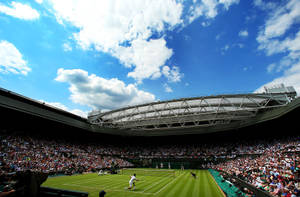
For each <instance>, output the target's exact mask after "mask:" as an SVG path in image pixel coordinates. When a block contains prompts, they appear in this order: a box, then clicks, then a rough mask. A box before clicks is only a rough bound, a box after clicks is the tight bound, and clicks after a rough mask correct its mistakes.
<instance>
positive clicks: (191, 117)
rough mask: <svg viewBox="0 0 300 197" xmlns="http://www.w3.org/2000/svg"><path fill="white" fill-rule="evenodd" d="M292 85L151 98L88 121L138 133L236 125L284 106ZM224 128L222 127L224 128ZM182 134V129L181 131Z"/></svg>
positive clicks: (289, 99) (92, 116) (291, 94)
mask: <svg viewBox="0 0 300 197" xmlns="http://www.w3.org/2000/svg"><path fill="white" fill-rule="evenodd" d="M296 95H297V94H296V91H295V89H294V88H293V87H285V86H284V85H280V86H279V87H273V88H266V89H265V92H263V93H251V94H230V95H217V96H204V97H193V98H182V99H175V100H169V101H159V102H152V103H148V104H142V105H136V106H130V107H125V108H121V109H116V110H112V111H108V112H103V113H101V112H99V113H95V112H93V113H91V114H89V116H88V121H89V122H90V123H91V124H93V125H96V126H98V127H100V128H106V129H117V130H124V131H126V132H129V131H130V132H132V133H135V134H136V135H139V132H141V131H144V132H141V133H142V135H144V134H145V133H149V135H160V134H159V131H161V132H163V133H165V131H168V130H169V131H176V130H177V131H179V130H182V131H183V130H184V132H185V133H187V132H189V131H191V132H190V133H193V132H195V131H201V130H202V131H203V128H205V129H206V130H208V128H212V127H214V128H215V129H216V130H218V127H219V130H220V129H221V127H222V128H226V127H228V128H230V127H231V126H235V127H239V126H241V125H245V123H247V122H249V121H250V122H251V121H253V120H254V119H255V118H256V117H258V115H259V114H262V113H266V112H268V111H271V110H274V109H277V108H281V107H283V106H286V105H287V104H289V103H290V102H292V101H293V99H295V97H296ZM223 130H224V129H223ZM181 134H182V133H181Z"/></svg>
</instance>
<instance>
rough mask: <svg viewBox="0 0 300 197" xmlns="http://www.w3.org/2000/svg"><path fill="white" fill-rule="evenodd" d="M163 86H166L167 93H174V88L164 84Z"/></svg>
mask: <svg viewBox="0 0 300 197" xmlns="http://www.w3.org/2000/svg"><path fill="white" fill-rule="evenodd" d="M163 86H164V89H165V92H167V93H171V92H173V90H172V88H171V87H170V86H169V85H168V84H167V83H164V85H163Z"/></svg>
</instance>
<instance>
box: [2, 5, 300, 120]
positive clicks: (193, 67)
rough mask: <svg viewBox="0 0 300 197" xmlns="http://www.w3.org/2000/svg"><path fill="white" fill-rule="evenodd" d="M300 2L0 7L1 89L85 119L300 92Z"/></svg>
mask: <svg viewBox="0 0 300 197" xmlns="http://www.w3.org/2000/svg"><path fill="white" fill-rule="evenodd" d="M299 23H300V1H298V0H283V1H278V0H269V1H267V0H253V1H250V0H249V1H241V0H202V1H200V0H190V1H183V0H178V1H176V0H143V1H140V0H102V1H100V0H32V1H28V0H26V1H22V0H16V1H4V0H0V87H2V88H5V89H8V90H11V91H14V92H17V93H19V94H22V95H25V96H27V97H30V98H33V99H36V100H39V101H43V102H46V103H48V104H50V105H53V106H56V107H59V108H62V109H64V110H67V111H70V112H72V113H75V114H78V115H81V116H86V114H87V112H89V111H91V110H96V109H101V110H103V111H106V110H112V109H116V108H120V107H125V106H128V105H135V104H141V103H147V102H152V101H157V100H168V99H176V98H183V97H193V96H204V95H212V94H224V93H245V92H254V91H261V90H262V87H263V86H272V85H274V84H279V83H284V84H285V85H292V86H294V87H295V89H296V90H297V92H298V93H299V92H300V24H299Z"/></svg>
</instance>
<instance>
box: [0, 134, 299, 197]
mask: <svg viewBox="0 0 300 197" xmlns="http://www.w3.org/2000/svg"><path fill="white" fill-rule="evenodd" d="M0 134H1V135H0V149H1V151H0V175H1V174H3V173H12V172H18V171H26V170H30V171H38V172H46V173H49V174H58V173H64V174H74V173H83V172H94V171H97V170H99V169H111V168H114V167H116V166H118V167H132V166H133V164H132V163H130V162H128V161H127V159H133V158H135V159H153V158H154V159H166V158H175V159H176V158H189V159H200V160H204V161H206V160H207V159H208V158H210V159H209V160H207V162H206V164H205V165H204V167H206V168H214V169H217V170H219V171H221V172H226V173H228V174H231V175H234V176H235V177H239V178H241V179H243V180H245V181H246V182H248V183H250V184H253V185H255V186H256V187H258V188H261V189H263V190H266V191H268V192H270V193H271V194H272V195H274V196H287V197H289V196H292V197H295V196H300V193H299V191H300V182H299V178H300V176H299V168H300V154H299V153H300V138H299V137H293V138H284V139H283V138H281V139H279V140H278V139H277V140H276V139H273V140H271V141H270V140H262V141H252V142H246V141H244V142H243V141H239V142H237V143H234V142H227V143H225V144H221V143H219V144H211V143H207V144H205V143H199V144H171V143H170V144H165V145H159V146H155V145H153V144H137V143H136V144H130V146H127V145H125V144H119V145H118V144H116V143H115V144H114V143H106V144H104V143H86V142H78V141H72V140H69V141H67V140H63V139H55V140H54V139H46V138H38V137H33V136H31V137H29V136H24V135H15V134H9V135H8V134H3V133H0ZM211 158H213V159H211Z"/></svg>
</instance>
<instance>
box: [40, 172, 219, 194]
mask: <svg viewBox="0 0 300 197" xmlns="http://www.w3.org/2000/svg"><path fill="white" fill-rule="evenodd" d="M190 172H191V171H190V170H184V171H179V170H178V171H175V177H174V176H149V175H147V176H143V175H140V174H139V172H138V171H137V172H136V174H137V179H139V181H137V182H136V188H135V190H134V191H129V190H127V187H128V181H129V179H130V176H129V175H128V174H126V175H125V174H121V175H119V174H118V175H103V176H98V174H96V173H93V174H84V175H74V176H60V177H52V178H50V177H49V178H48V179H47V181H46V182H45V183H44V184H43V186H47V187H53V188H60V189H67V190H75V191H84V192H88V193H89V197H98V195H99V191H101V190H105V191H106V195H105V197H129V196H130V197H137V196H141V197H152V196H157V197H168V196H169V197H224V194H223V193H222V191H221V190H220V188H219V187H218V185H217V184H216V182H215V181H214V179H213V177H212V176H211V175H210V173H209V172H208V171H207V170H193V172H194V173H196V175H197V178H196V179H195V178H193V177H191V175H190Z"/></svg>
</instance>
